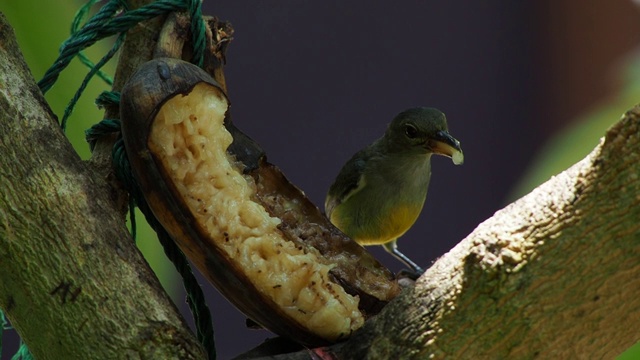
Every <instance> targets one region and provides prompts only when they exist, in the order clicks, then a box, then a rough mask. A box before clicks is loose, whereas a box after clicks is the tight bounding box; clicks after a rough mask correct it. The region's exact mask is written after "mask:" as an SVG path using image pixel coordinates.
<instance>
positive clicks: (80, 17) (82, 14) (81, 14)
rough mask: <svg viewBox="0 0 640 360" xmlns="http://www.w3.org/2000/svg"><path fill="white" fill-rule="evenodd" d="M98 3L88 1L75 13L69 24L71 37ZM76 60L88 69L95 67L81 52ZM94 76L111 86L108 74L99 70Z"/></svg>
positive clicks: (96, 0)
mask: <svg viewBox="0 0 640 360" xmlns="http://www.w3.org/2000/svg"><path fill="white" fill-rule="evenodd" d="M100 1H102V0H90V1H88V2H87V3H86V4H84V5H83V6H82V7H81V8H80V10H78V12H77V13H76V16H74V17H73V22H72V23H71V35H73V34H75V33H77V32H78V29H80V25H81V24H82V22H83V21H85V19H86V18H87V16H89V11H91V7H92V6H93V5H95V4H96V3H98V2H100ZM123 6H126V4H123ZM78 59H80V62H82V63H83V64H84V65H85V66H86V67H88V68H89V69H92V68H93V67H94V66H95V65H94V64H93V62H92V61H91V60H89V58H88V57H87V56H86V55H85V54H84V52H83V51H80V52H78ZM96 75H98V77H99V78H101V79H102V81H104V82H105V83H107V85H110V86H111V85H113V79H112V78H111V76H109V74H107V73H105V72H104V71H102V70H100V71H98V72H97V73H96Z"/></svg>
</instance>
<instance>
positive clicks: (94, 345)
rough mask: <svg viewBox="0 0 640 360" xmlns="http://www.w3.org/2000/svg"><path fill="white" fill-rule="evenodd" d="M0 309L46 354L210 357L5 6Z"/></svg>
mask: <svg viewBox="0 0 640 360" xmlns="http://www.w3.org/2000/svg"><path fill="white" fill-rule="evenodd" d="M0 34H2V42H1V43H2V46H0V84H1V85H0V153H2V156H0V189H2V190H1V191H0V273H1V274H3V275H2V277H1V278H0V308H2V310H3V311H5V312H6V314H7V316H8V317H9V319H10V321H11V323H12V324H13V325H14V327H15V328H16V329H17V330H18V333H19V334H20V336H21V337H22V338H23V340H24V341H25V342H26V343H27V345H28V346H29V349H30V350H31V352H32V353H33V355H34V356H35V357H36V358H38V359H73V358H75V359H113V358H132V359H135V358H152V359H165V358H167V359H170V358H180V359H185V358H186V359H202V358H204V357H205V355H204V351H203V349H202V348H201V347H200V345H199V344H198V342H197V341H196V339H195V338H194V336H193V334H192V333H191V331H190V330H189V328H188V327H187V325H186V323H185V322H184V320H183V319H182V317H181V316H180V315H179V313H178V311H177V309H176V307H175V306H174V304H173V303H172V302H171V300H170V299H169V297H168V296H167V295H166V293H165V292H164V291H163V289H162V287H161V286H160V283H159V282H158V280H157V278H156V276H155V275H154V274H153V272H152V271H151V269H150V268H149V266H148V264H147V263H146V262H145V260H144V259H143V257H142V255H141V254H140V252H139V251H138V250H137V248H136V247H135V244H134V242H133V240H132V239H131V237H130V236H129V234H128V232H127V229H126V227H125V224H124V221H123V218H122V216H121V214H120V213H119V211H118V209H119V205H118V202H117V201H116V200H117V196H116V192H114V190H113V188H111V187H110V186H109V184H108V181H107V180H108V179H107V177H106V176H102V175H98V176H96V173H95V172H94V171H93V167H91V166H89V165H88V164H86V163H84V162H82V161H81V160H80V158H79V157H78V155H77V154H76V153H75V151H74V150H73V148H72V147H71V145H70V144H69V142H68V141H67V139H66V138H65V136H64V134H63V133H62V131H61V130H60V127H59V126H58V124H57V122H56V119H55V116H54V115H53V114H52V113H51V111H50V109H49V107H48V105H47V104H46V102H45V100H44V98H43V96H42V94H41V93H40V90H39V89H38V88H37V86H36V84H35V82H34V80H33V78H32V76H31V74H30V72H29V69H28V68H27V66H26V64H25V62H24V60H23V58H22V55H21V54H20V52H19V49H18V46H17V44H16V43H15V38H14V35H13V31H12V30H11V28H10V26H9V25H8V24H7V23H6V19H5V18H4V16H2V15H1V14H0Z"/></svg>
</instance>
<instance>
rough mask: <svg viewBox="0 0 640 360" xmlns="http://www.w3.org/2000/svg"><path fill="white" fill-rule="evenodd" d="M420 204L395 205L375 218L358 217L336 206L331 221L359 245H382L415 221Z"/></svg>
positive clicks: (393, 238) (399, 234) (420, 208)
mask: <svg viewBox="0 0 640 360" xmlns="http://www.w3.org/2000/svg"><path fill="white" fill-rule="evenodd" d="M420 210H422V207H421V206H395V207H394V208H393V209H388V210H387V211H383V212H381V213H380V214H379V215H378V216H376V217H375V218H366V219H362V218H358V217H357V215H355V216H354V214H348V213H347V208H346V207H344V208H343V207H342V206H340V205H339V206H337V207H336V209H335V210H334V211H333V213H332V214H331V222H332V223H333V224H334V225H335V226H336V227H337V228H338V229H340V230H341V231H342V232H344V233H345V234H347V235H348V236H349V237H350V238H352V239H353V240H355V241H356V242H358V243H359V244H361V245H382V244H385V243H388V242H390V241H393V240H395V239H397V238H399V237H400V236H402V235H403V234H404V233H405V232H407V230H409V228H411V226H412V225H413V224H414V223H415V222H416V219H417V218H418V215H419V214H420Z"/></svg>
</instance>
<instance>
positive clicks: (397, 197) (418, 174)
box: [325, 107, 464, 275]
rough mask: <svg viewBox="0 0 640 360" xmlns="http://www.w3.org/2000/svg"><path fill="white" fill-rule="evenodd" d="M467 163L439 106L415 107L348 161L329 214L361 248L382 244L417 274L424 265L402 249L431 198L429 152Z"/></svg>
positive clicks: (327, 208)
mask: <svg viewBox="0 0 640 360" xmlns="http://www.w3.org/2000/svg"><path fill="white" fill-rule="evenodd" d="M433 154H436V155H443V156H447V157H450V158H451V159H452V161H453V163H454V164H455V165H460V164H462V163H463V161H464V155H463V152H462V148H461V147H460V142H459V141H458V140H456V139H455V138H454V137H453V136H451V135H450V134H449V130H448V127H447V119H446V117H445V115H444V113H442V112H441V111H440V110H438V109H435V108H430V107H416V108H410V109H407V110H405V111H402V112H401V113H399V114H398V115H396V116H395V118H393V120H392V121H391V123H390V124H389V126H388V127H387V129H386V131H385V133H384V135H383V136H382V137H381V138H379V139H377V140H376V141H374V142H373V143H372V144H370V145H368V146H367V147H365V148H364V149H362V150H360V151H358V152H357V153H356V154H355V155H353V157H351V159H350V160H349V161H347V162H346V163H345V164H344V166H343V167H342V169H341V170H340V172H339V173H338V176H337V177H336V179H335V181H334V182H333V184H332V185H331V186H330V187H329V191H328V192H327V196H326V199H325V214H326V216H327V217H328V218H329V220H330V221H331V223H332V224H333V225H334V226H335V227H337V228H338V229H340V230H341V231H342V232H343V233H344V234H346V235H347V236H349V237H350V238H351V239H353V240H355V241H356V242H357V243H359V244H360V245H363V246H371V245H382V246H383V247H384V249H385V250H386V251H387V252H389V253H391V254H392V255H393V256H394V257H396V258H397V259H398V260H400V261H401V262H403V263H404V264H405V265H407V266H408V267H409V268H411V270H412V271H414V272H415V273H416V274H417V275H420V274H422V273H424V269H422V267H420V266H418V265H417V264H416V263H415V262H413V261H412V260H411V259H409V257H407V256H406V255H404V254H403V253H401V252H400V251H399V250H398V245H397V241H398V239H399V238H400V237H401V236H402V235H404V233H405V232H407V230H409V229H410V228H411V227H412V226H413V224H414V223H415V222H416V220H417V218H418V215H420V212H421V211H422V208H423V206H424V203H425V200H426V198H427V190H428V187H429V180H430V179H431V155H433Z"/></svg>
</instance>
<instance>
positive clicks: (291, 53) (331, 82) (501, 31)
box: [0, 0, 640, 359]
mask: <svg viewBox="0 0 640 360" xmlns="http://www.w3.org/2000/svg"><path fill="white" fill-rule="evenodd" d="M3 1H7V0H3ZM11 1H12V0H9V1H8V2H7V3H5V4H4V6H7V4H9V7H11V6H10V5H11ZM21 1H23V0H21ZM14 2H17V0H14ZM34 4H35V5H34V6H37V2H34ZM77 6H78V7H79V6H80V3H79V2H78V4H77ZM0 11H2V5H0ZM203 12H204V13H205V14H207V15H216V16H218V17H219V18H220V19H222V20H227V21H230V22H231V23H232V24H233V26H234V28H235V34H234V40H233V42H232V43H231V45H230V47H229V51H228V53H227V60H228V65H227V68H226V77H227V83H228V87H229V97H230V99H231V102H232V113H233V118H234V122H235V123H236V125H237V126H238V127H240V128H241V129H242V130H243V131H244V132H245V133H247V134H248V135H250V136H251V137H253V138H254V139H255V140H256V141H257V142H258V143H259V144H260V145H261V146H262V147H263V148H264V149H265V150H266V152H267V154H268V156H269V160H270V161H271V162H272V163H274V164H276V165H278V166H279V167H280V168H281V169H282V170H283V171H284V173H285V174H286V175H287V176H288V177H289V179H290V180H291V181H292V182H293V183H294V184H296V185H297V186H298V187H300V188H301V189H302V190H304V191H305V192H306V193H307V195H308V196H309V197H310V198H311V200H312V201H313V202H314V203H316V204H317V205H319V206H320V207H322V204H323V203H324V196H325V193H326V191H327V189H328V187H329V185H330V184H331V182H332V181H333V179H334V177H335V176H336V175H337V172H338V171H339V169H340V168H341V166H342V165H343V164H344V162H345V161H346V160H347V159H349V158H350V157H351V156H352V154H353V153H354V152H356V151H357V150H359V149H361V148H362V147H364V146H366V145H367V144H369V143H371V142H372V141H373V140H375V139H376V138H378V137H380V136H381V135H382V133H383V132H384V130H385V128H386V125H387V124H388V123H389V122H390V121H391V119H392V118H393V117H394V116H395V115H396V114H397V113H398V112H400V111H401V110H404V109H406V108H408V107H414V106H431V107H437V108H439V109H440V110H442V111H443V112H445V113H446V115H447V117H448V120H449V128H450V132H451V134H452V135H454V136H455V137H456V138H457V139H458V140H460V141H461V143H462V148H463V149H464V152H465V163H464V165H462V166H454V165H453V163H452V162H451V160H450V159H446V158H442V157H435V158H434V159H433V161H432V163H433V176H432V181H431V185H430V190H429V195H428V198H427V203H426V205H425V208H424V210H423V212H422V214H421V216H420V218H419V219H418V221H417V223H416V225H415V226H414V227H413V228H412V229H411V230H410V231H409V232H408V233H407V234H405V236H404V237H403V238H402V239H401V240H400V242H399V246H400V249H401V250H402V251H403V252H404V253H406V254H408V255H410V257H411V258H412V259H413V260H414V261H416V262H418V263H419V264H421V265H423V266H425V267H428V266H429V265H430V264H431V263H432V262H433V261H434V260H436V259H437V258H438V257H439V256H441V255H443V254H444V253H446V252H447V251H448V250H449V249H451V248H452V247H453V246H454V245H455V244H456V243H458V242H459V241H460V240H462V239H463V238H464V237H465V236H466V235H467V234H469V233H470V232H471V231H472V230H473V229H474V228H475V227H476V226H477V225H478V224H479V223H480V222H482V221H483V220H485V219H486V218H488V217H490V216H491V215H492V214H493V213H494V212H495V211H497V210H499V209H501V208H502V207H503V206H504V205H506V204H507V203H509V202H510V201H512V200H513V192H512V189H513V188H514V186H515V184H517V183H518V182H519V181H520V180H521V178H522V176H523V174H524V173H525V170H526V169H527V168H528V167H529V166H530V162H531V161H532V159H534V157H535V156H536V154H537V153H538V151H539V150H540V149H541V148H542V146H543V145H544V144H545V143H546V142H547V140H548V139H549V137H550V136H552V135H553V134H555V133H557V132H558V131H559V130H561V129H563V128H565V127H566V126H567V125H569V124H571V123H572V121H573V120H574V119H576V118H577V117H579V116H580V115H583V114H585V113H587V112H589V111H590V110H591V109H592V108H593V106H594V105H595V104H598V103H601V102H602V101H605V100H607V99H609V98H611V97H613V96H615V95H616V94H617V91H618V89H619V88H620V84H619V83H618V81H616V79H618V77H619V76H620V71H619V70H620V68H621V65H622V64H623V61H622V60H623V59H624V56H625V54H628V53H630V52H631V51H632V50H634V48H635V46H636V44H637V43H638V41H640V21H639V20H640V18H639V16H638V15H639V14H638V12H637V9H636V8H635V7H634V5H633V4H632V2H631V1H624V0H623V1H598V0H537V1H509V0H505V1H488V2H479V1H471V0H451V1H435V0H425V1H404V2H400V1H396V2H391V1H385V2H382V1H367V2H365V1H337V0H330V1H315V2H312V1H302V0H295V1H294V0H280V1H269V2H268V1H253V2H248V1H247V2H242V1H212V0H208V1H205V2H204V11H203ZM33 14H34V16H35V15H39V11H37V10H34V12H33ZM14 16H15V15H14ZM69 16H71V15H69ZM9 20H10V21H11V18H9ZM34 21H35V20H34ZM45 22H46V20H42V21H38V23H45ZM12 24H13V25H14V26H16V27H17V28H18V25H19V24H16V23H12ZM22 25H23V26H21V28H22V30H19V29H17V30H16V32H17V35H18V36H19V39H20V36H22V37H23V38H25V37H26V35H30V34H29V30H31V32H34V33H35V30H33V28H34V27H35V26H36V25H29V26H26V27H25V26H24V24H22ZM25 28H26V30H25ZM39 36H40V38H39ZM65 36H66V35H65ZM34 38H35V42H36V43H37V45H36V46H45V45H47V44H48V43H51V44H48V45H51V46H52V47H53V48H52V49H51V50H50V51H49V52H48V53H49V54H50V57H49V58H43V59H38V58H37V57H35V56H31V57H30V55H32V54H29V53H28V52H27V51H25V55H26V56H27V59H28V60H29V61H30V63H29V64H30V66H32V68H34V63H35V62H36V61H42V62H43V63H44V64H45V65H44V66H45V68H46V67H48V66H49V65H50V64H51V63H52V62H53V59H54V58H55V56H56V54H57V53H56V50H55V49H57V47H58V46H59V44H60V43H61V42H62V40H64V37H63V38H60V39H56V40H47V41H46V43H47V44H44V42H43V40H42V38H43V37H42V36H41V35H39V34H34ZM26 45H27V44H26V43H25V42H21V46H24V47H25V48H26ZM96 58H98V57H96ZM42 71H43V70H42ZM83 71H85V72H86V69H83ZM34 75H35V76H36V78H37V79H39V78H40V77H41V76H42V73H34ZM62 80H64V79H63V78H62ZM77 86H78V84H77V83H74V84H73V85H70V86H69V88H70V89H75V88H77ZM63 87H64V85H61V84H58V88H57V90H56V91H52V92H50V93H49V94H48V100H50V98H51V97H53V96H56V92H57V91H60V89H61V88H63ZM69 97H70V96H69V95H67V97H66V98H65V99H64V101H63V103H64V104H66V102H67V101H68V98H69ZM83 101H85V102H91V100H90V99H85V100H83ZM635 102H637V101H635V100H634V101H633V102H631V103H629V104H625V105H624V107H623V108H622V109H620V111H619V113H622V111H624V110H626V108H629V107H631V106H633V105H634V103H635ZM56 111H57V112H58V113H59V114H61V110H60V109H56ZM76 113H78V114H85V113H84V112H81V111H80V110H76ZM79 117H81V116H79ZM97 118H98V117H97ZM97 118H96V119H97ZM96 119H88V121H90V122H91V123H94V122H96V121H97V120H96ZM76 124H77V123H76ZM88 126H90V125H87V126H84V127H83V126H77V125H76V126H75V127H77V128H78V129H70V131H75V130H77V131H78V132H79V133H80V135H79V137H81V136H82V131H84V129H86V128H87V127H88ZM70 137H72V136H70ZM72 141H73V139H72ZM80 141H81V143H82V147H83V148H85V149H86V144H84V143H83V142H82V140H80ZM370 249H371V251H372V252H373V253H374V254H375V255H376V256H377V257H378V258H379V259H380V260H381V261H382V262H383V263H384V264H385V265H387V266H388V267H389V268H390V269H392V270H393V271H398V270H400V269H401V268H402V266H401V264H400V263H399V262H398V261H397V260H395V259H393V258H392V257H391V256H389V255H388V254H386V253H385V252H384V251H383V250H382V249H379V248H370ZM168 267H170V265H168ZM156 270H157V269H156ZM200 279H201V282H202V284H203V286H204V288H205V291H206V292H207V295H208V302H209V306H210V308H211V311H212V314H213V319H214V326H215V330H216V341H217V347H218V352H219V353H218V355H219V358H220V359H228V358H230V357H232V356H233V355H237V354H239V353H240V352H242V351H245V350H248V349H249V348H251V347H253V346H255V345H257V344H259V343H260V342H261V341H263V340H264V339H265V338H267V337H270V336H272V334H270V333H268V332H266V331H261V330H247V329H246V328H245V317H244V316H243V315H242V314H240V313H239V312H238V311H236V310H235V309H234V308H233V306H232V305H230V304H229V303H228V302H227V301H226V300H225V299H224V298H222V297H221V296H220V295H219V294H218V293H217V291H216V290H215V289H214V288H213V287H211V286H210V285H209V284H208V283H207V281H206V280H204V279H203V278H202V277H200ZM174 299H175V300H176V302H177V303H178V305H179V306H180V307H181V310H182V312H183V314H184V315H185V318H187V319H191V315H190V314H189V313H188V310H187V308H186V305H185V304H184V295H183V294H178V295H176V296H174ZM189 321H190V320H189ZM6 334H8V335H7V336H5V340H6V341H5V351H4V352H3V358H5V357H6V355H9V354H12V353H13V352H14V351H13V348H14V346H15V343H16V340H15V335H14V333H13V332H5V335H6Z"/></svg>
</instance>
